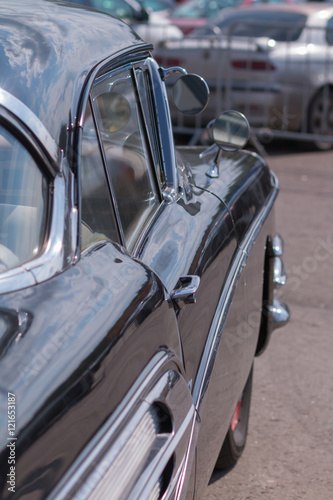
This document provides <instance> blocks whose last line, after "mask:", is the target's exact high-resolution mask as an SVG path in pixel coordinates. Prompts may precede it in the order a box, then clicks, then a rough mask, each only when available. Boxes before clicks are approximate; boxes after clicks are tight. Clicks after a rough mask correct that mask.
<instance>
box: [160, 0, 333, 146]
mask: <svg viewBox="0 0 333 500" xmlns="http://www.w3.org/2000/svg"><path fill="white" fill-rule="evenodd" d="M332 44H333V6H329V5H327V4H326V5H325V4H319V3H317V4H315V3H304V4H290V5H276V6H273V5H266V6H260V7H259V6H258V7H256V6H253V7H251V8H248V9H243V8H240V9H234V10H233V11H231V12H229V13H227V14H223V15H222V17H221V18H219V19H216V20H215V21H214V24H212V23H210V24H207V25H206V26H205V27H204V28H201V30H198V31H197V32H196V34H195V35H193V36H191V37H187V38H184V39H183V40H180V41H169V42H166V43H165V44H164V46H163V47H160V48H158V49H157V50H156V53H155V57H157V59H158V61H159V63H160V64H162V65H163V64H165V63H170V62H172V63H173V64H175V65H181V66H185V67H186V68H187V69H188V70H189V71H191V72H194V73H200V74H201V75H203V76H204V77H205V79H206V80H207V82H208V84H209V86H210V89H211V92H212V96H211V99H210V104H209V107H208V108H206V110H205V111H204V112H203V114H202V115H201V122H200V124H201V125H205V124H206V123H207V122H208V121H209V120H211V119H212V118H213V117H214V116H216V113H217V112H219V111H222V110H225V109H231V108H232V109H237V110H238V111H241V112H244V113H245V114H246V116H247V118H248V119H249V121H250V124H251V125H252V127H254V129H255V130H256V131H257V132H258V133H259V132H263V128H264V129H265V130H267V129H268V130H269V131H272V133H276V134H277V135H278V134H279V132H276V131H280V135H282V134H285V135H286V136H287V135H288V134H289V136H291V137H294V136H295V134H294V133H295V132H297V133H300V132H301V133H302V134H303V136H300V137H304V138H305V139H306V138H309V135H308V134H309V133H310V134H312V135H311V138H312V139H313V141H314V142H315V143H316V145H317V147H319V148H321V149H327V148H330V147H331V146H332V144H333V143H332V142H330V140H329V138H330V136H331V135H332V134H333V89H332V87H331V86H332V82H333V48H332ZM181 124H182V125H183V126H184V125H185V127H191V126H193V120H192V122H191V120H190V119H189V120H188V121H187V122H186V121H183V122H182V123H181ZM196 125H197V126H198V120H197V121H196ZM274 131H275V132H274Z"/></svg>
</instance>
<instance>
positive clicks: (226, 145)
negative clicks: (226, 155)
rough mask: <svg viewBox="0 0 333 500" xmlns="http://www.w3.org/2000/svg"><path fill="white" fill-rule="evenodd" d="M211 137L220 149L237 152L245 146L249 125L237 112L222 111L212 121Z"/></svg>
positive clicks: (248, 134)
mask: <svg viewBox="0 0 333 500" xmlns="http://www.w3.org/2000/svg"><path fill="white" fill-rule="evenodd" d="M211 135H212V138H213V141H214V142H215V144H217V145H218V146H219V147H220V148H221V149H223V150H225V151H237V150H238V149H242V148H243V147H244V146H245V145H246V143H247V141H248V139H249V136H250V125H249V122H248V121H247V118H246V117H245V116H244V115H243V114H242V113H240V112H239V111H224V112H223V113H221V114H220V115H219V116H218V117H217V118H216V120H214V122H213V124H212V130H211Z"/></svg>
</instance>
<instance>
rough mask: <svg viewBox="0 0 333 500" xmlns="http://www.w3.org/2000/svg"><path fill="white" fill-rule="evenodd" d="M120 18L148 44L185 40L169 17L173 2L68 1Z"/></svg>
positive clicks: (146, 0) (164, 0)
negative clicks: (169, 40) (168, 40)
mask: <svg viewBox="0 0 333 500" xmlns="http://www.w3.org/2000/svg"><path fill="white" fill-rule="evenodd" d="M68 1H69V3H75V4H78V5H82V6H84V7H88V8H92V9H96V10H99V11H101V12H104V13H106V14H110V15H112V16H115V17H119V18H120V19H122V20H123V21H125V22H126V23H127V24H129V25H130V26H131V27H132V28H133V29H134V30H135V31H136V32H137V33H138V35H139V36H141V38H143V39H144V40H145V41H146V42H149V43H153V44H158V43H159V42H161V41H163V40H167V39H179V38H183V33H182V31H181V30H180V29H179V28H177V26H174V25H172V24H171V23H170V22H169V21H168V20H167V16H168V15H169V12H171V8H172V0H143V1H142V2H141V1H137V0H108V1H105V0H68Z"/></svg>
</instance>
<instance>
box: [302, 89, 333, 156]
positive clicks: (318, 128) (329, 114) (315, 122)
mask: <svg viewBox="0 0 333 500" xmlns="http://www.w3.org/2000/svg"><path fill="white" fill-rule="evenodd" d="M308 130H309V132H310V133H311V134H325V135H332V136H333V90H332V89H329V88H327V87H325V88H323V89H321V90H320V91H319V92H317V94H316V95H315V97H314V98H313V100H312V102H311V104H310V107H309V114H308ZM313 144H314V145H315V146H316V148H317V149H319V150H320V151H327V150H329V149H332V147H333V141H332V142H326V141H319V140H318V141H313Z"/></svg>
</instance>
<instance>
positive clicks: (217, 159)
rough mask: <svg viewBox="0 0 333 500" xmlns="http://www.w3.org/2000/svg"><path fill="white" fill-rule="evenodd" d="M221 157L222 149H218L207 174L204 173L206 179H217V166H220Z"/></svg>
mask: <svg viewBox="0 0 333 500" xmlns="http://www.w3.org/2000/svg"><path fill="white" fill-rule="evenodd" d="M222 155H223V149H221V148H219V150H218V152H217V153H216V156H215V158H214V163H213V165H212V166H211V167H210V169H209V170H208V172H206V175H207V176H208V177H211V178H212V179H216V178H217V177H219V165H220V161H221V158H222Z"/></svg>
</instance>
